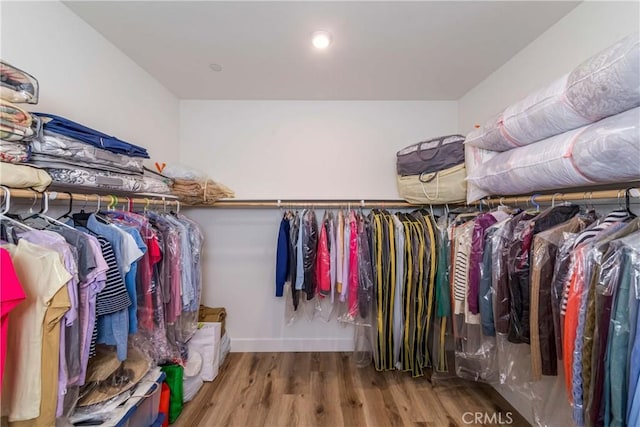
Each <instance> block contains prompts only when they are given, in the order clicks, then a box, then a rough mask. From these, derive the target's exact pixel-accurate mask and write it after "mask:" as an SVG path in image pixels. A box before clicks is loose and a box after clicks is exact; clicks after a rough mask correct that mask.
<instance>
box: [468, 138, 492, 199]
mask: <svg viewBox="0 0 640 427" xmlns="http://www.w3.org/2000/svg"><path fill="white" fill-rule="evenodd" d="M498 154H499V153H498V152H497V151H489V150H485V149H484V148H480V147H473V146H471V145H465V147H464V163H465V167H466V169H467V175H473V173H474V172H475V171H477V170H478V169H479V168H480V167H481V166H482V164H483V163H485V162H488V161H489V160H490V159H492V158H493V157H495V156H496V155H498ZM486 194H487V193H486V192H485V191H484V190H482V189H480V188H479V187H478V186H476V185H475V184H474V183H473V182H471V181H469V180H468V179H467V203H471V202H475V201H476V200H479V199H481V198H483V197H484V196H486Z"/></svg>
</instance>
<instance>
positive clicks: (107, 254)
mask: <svg viewBox="0 0 640 427" xmlns="http://www.w3.org/2000/svg"><path fill="white" fill-rule="evenodd" d="M97 238H98V241H99V242H100V249H101V250H102V256H103V257H104V260H105V262H106V263H107V266H108V267H109V269H108V270H107V282H106V284H105V286H104V289H103V290H102V291H101V292H100V293H99V294H98V296H97V298H96V316H104V315H105V314H111V313H115V312H118V311H120V310H124V309H125V308H127V307H129V306H130V305H131V298H129V293H128V292H127V288H126V286H125V284H124V280H123V278H122V274H120V269H119V268H118V261H117V260H116V256H115V254H114V253H113V248H112V247H111V243H109V241H108V240H107V239H105V238H104V237H102V236H98V237H97Z"/></svg>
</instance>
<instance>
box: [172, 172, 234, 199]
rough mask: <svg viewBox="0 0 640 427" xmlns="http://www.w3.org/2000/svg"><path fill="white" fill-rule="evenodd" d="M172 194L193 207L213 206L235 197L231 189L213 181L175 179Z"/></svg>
mask: <svg viewBox="0 0 640 427" xmlns="http://www.w3.org/2000/svg"><path fill="white" fill-rule="evenodd" d="M171 192H172V194H174V195H176V196H178V197H179V198H180V201H182V202H184V203H188V204H191V205H207V204H213V203H214V202H215V201H216V200H220V199H225V198H229V197H234V196H235V194H234V192H233V191H232V190H231V189H229V188H228V187H226V186H225V185H223V184H220V183H218V182H215V181H213V180H211V179H206V180H202V181H196V180H188V179H182V178H174V179H173V188H172V191H171Z"/></svg>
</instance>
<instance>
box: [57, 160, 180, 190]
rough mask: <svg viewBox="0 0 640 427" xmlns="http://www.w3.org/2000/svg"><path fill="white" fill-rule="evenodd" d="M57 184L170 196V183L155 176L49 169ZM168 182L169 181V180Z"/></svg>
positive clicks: (90, 170) (77, 169) (80, 169)
mask: <svg viewBox="0 0 640 427" xmlns="http://www.w3.org/2000/svg"><path fill="white" fill-rule="evenodd" d="M46 170H47V172H48V173H49V174H50V175H51V178H52V179H53V182H54V183H56V184H63V185H72V186H81V187H89V188H109V189H113V190H120V191H126V192H135V193H157V194H169V193H170V191H171V189H170V187H169V184H168V182H165V181H163V180H162V179H158V178H156V177H153V176H141V175H127V174H123V173H117V172H111V171H106V170H97V169H86V168H77V167H76V168H73V169H69V168H47V169H46ZM167 181H168V180H167Z"/></svg>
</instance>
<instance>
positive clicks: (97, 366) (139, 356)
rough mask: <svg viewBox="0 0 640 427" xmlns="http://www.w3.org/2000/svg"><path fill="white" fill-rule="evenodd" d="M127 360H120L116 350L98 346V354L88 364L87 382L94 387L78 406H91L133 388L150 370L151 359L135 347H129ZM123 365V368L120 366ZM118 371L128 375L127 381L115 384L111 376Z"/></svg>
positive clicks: (81, 399)
mask: <svg viewBox="0 0 640 427" xmlns="http://www.w3.org/2000/svg"><path fill="white" fill-rule="evenodd" d="M127 353H128V354H127V360H125V361H124V362H120V361H119V360H118V357H117V355H116V352H115V350H109V349H108V348H107V347H102V346H98V347H97V348H96V356H95V357H93V358H92V359H91V360H90V361H89V365H88V366H87V380H86V383H87V384H91V385H94V388H93V389H92V390H91V391H89V393H87V394H86V395H84V396H82V397H81V398H80V400H79V401H78V406H89V405H95V404H96V403H101V402H104V401H106V400H109V399H111V398H112V397H115V396H117V395H119V394H120V393H124V392H125V391H127V390H129V389H131V388H132V387H134V386H135V385H136V384H138V383H139V382H140V380H141V379H142V378H143V377H144V376H145V375H146V374H147V372H149V368H150V364H151V363H150V361H149V360H148V359H147V358H146V357H145V356H144V354H143V353H142V352H141V351H140V350H138V349H137V348H134V347H129V349H128V352H127ZM120 365H122V369H119V368H120ZM118 372H121V373H123V374H124V375H125V376H126V377H127V379H128V380H127V381H124V382H123V383H122V384H118V385H114V384H113V383H112V381H110V379H111V377H112V376H113V375H114V374H116V375H117V374H118Z"/></svg>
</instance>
